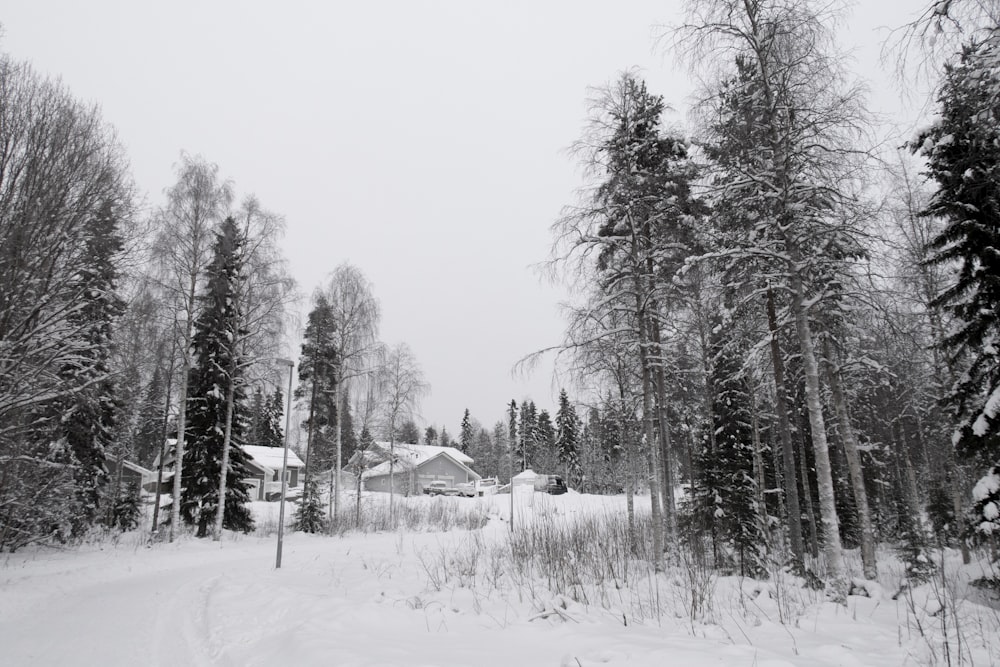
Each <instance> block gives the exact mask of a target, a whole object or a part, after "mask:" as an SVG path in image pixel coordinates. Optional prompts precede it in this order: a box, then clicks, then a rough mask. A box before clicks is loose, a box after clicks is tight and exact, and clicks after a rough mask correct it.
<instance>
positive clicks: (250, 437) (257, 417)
mask: <svg viewBox="0 0 1000 667" xmlns="http://www.w3.org/2000/svg"><path fill="white" fill-rule="evenodd" d="M265 405H266V402H265V400H264V390H263V389H262V388H261V387H260V385H257V386H256V387H254V390H253V398H252V399H250V418H249V421H250V424H249V426H248V427H247V442H248V443H250V444H251V445H259V444H260V441H261V437H260V434H261V429H262V426H263V423H264V420H265V419H267V415H266V414H265V410H266V407H265Z"/></svg>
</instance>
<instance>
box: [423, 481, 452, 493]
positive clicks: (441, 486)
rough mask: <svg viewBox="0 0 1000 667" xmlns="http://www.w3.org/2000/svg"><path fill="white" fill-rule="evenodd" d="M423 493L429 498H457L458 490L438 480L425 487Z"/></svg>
mask: <svg viewBox="0 0 1000 667" xmlns="http://www.w3.org/2000/svg"><path fill="white" fill-rule="evenodd" d="M424 493H426V494H427V495H429V496H457V495H458V489H456V488H454V487H451V486H448V482H445V481H443V480H440V479H438V480H434V481H433V482H431V483H430V484H428V485H427V486H425V487H424Z"/></svg>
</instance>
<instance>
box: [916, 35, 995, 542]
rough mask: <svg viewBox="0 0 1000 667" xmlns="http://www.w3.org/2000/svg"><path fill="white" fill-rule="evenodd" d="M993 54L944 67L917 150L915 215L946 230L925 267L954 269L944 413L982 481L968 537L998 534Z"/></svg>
mask: <svg viewBox="0 0 1000 667" xmlns="http://www.w3.org/2000/svg"><path fill="white" fill-rule="evenodd" d="M998 57H1000V45H998V43H997V40H996V37H995V36H991V37H989V38H987V40H986V41H983V42H977V41H974V42H972V43H970V44H968V45H967V46H965V47H964V48H963V49H962V52H961V54H960V56H959V58H958V60H957V62H954V63H950V64H948V65H947V66H946V67H945V74H944V81H943V83H942V85H941V89H940V91H939V93H938V97H937V101H938V106H939V119H938V121H937V122H936V123H935V124H934V125H933V126H932V127H931V128H930V129H929V130H927V131H926V132H924V133H923V134H921V135H920V136H919V137H918V138H917V140H916V142H915V144H914V147H915V149H916V150H917V151H919V152H920V153H921V154H922V155H923V156H924V157H925V158H926V159H927V169H926V173H927V175H928V176H930V178H931V179H933V180H934V181H935V182H936V183H937V186H938V190H937V192H936V193H935V194H934V196H933V197H932V199H931V201H930V204H929V205H928V206H927V208H926V209H925V210H924V211H922V212H921V214H922V215H924V216H933V217H935V218H939V219H941V220H943V221H944V225H945V226H944V229H943V230H942V231H941V232H940V234H939V235H938V236H937V237H936V238H934V239H933V240H932V242H931V248H932V249H933V251H934V254H933V255H932V257H931V258H930V260H929V262H930V263H936V264H947V265H951V264H953V263H956V264H957V266H958V269H957V271H956V272H955V273H954V274H953V280H952V283H951V284H950V285H948V286H947V287H946V288H945V289H944V291H943V292H941V293H940V294H938V295H937V297H936V298H935V299H934V301H933V302H932V304H931V305H932V306H933V307H935V308H937V309H940V310H943V311H945V312H946V313H948V314H949V315H951V317H952V319H953V321H954V322H955V327H954V328H953V330H952V332H951V333H950V334H949V335H947V336H946V337H945V338H944V340H943V341H941V347H942V348H943V349H944V350H945V351H946V352H947V353H948V355H949V358H950V361H951V363H952V364H953V366H954V367H955V368H956V370H958V374H957V375H958V379H957V381H956V382H955V384H954V385H953V386H952V388H951V392H950V395H949V396H948V399H947V400H948V405H949V407H950V409H951V412H952V416H953V419H954V422H955V424H956V425H957V433H956V437H955V443H956V445H957V447H958V450H959V452H960V453H961V454H964V455H965V456H966V457H967V458H970V459H972V460H973V461H974V462H975V463H976V465H977V467H979V468H980V469H981V470H987V469H988V472H987V473H986V475H985V476H984V477H983V478H982V480H981V481H980V483H979V484H977V485H976V488H975V490H974V492H973V502H974V508H973V509H974V513H973V514H974V515H973V519H972V528H973V529H974V530H975V531H978V532H979V533H981V534H985V535H992V534H995V533H996V531H997V530H1000V512H997V510H996V508H997V507H1000V431H998V426H1000V414H998V413H1000V348H998V345H997V341H998V340H1000V281H998V280H997V276H1000V253H998V252H997V248H1000V94H998V93H1000V73H998V72H997V69H996V65H995V63H996V61H997V58H998Z"/></svg>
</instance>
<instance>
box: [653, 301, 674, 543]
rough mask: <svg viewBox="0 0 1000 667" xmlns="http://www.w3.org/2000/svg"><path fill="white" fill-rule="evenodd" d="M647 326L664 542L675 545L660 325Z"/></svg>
mask: <svg viewBox="0 0 1000 667" xmlns="http://www.w3.org/2000/svg"><path fill="white" fill-rule="evenodd" d="M653 309H654V311H655V312H659V310H658V308H657V307H656V304H655V302H654V304H653ZM649 327H650V331H651V333H652V336H651V338H652V342H653V345H654V346H655V349H656V351H657V359H656V363H655V364H654V366H653V368H654V370H655V373H656V376H655V377H656V406H657V416H658V417H659V419H658V420H657V422H658V424H659V436H660V460H661V463H662V466H663V468H662V471H661V472H662V473H663V514H664V519H665V521H664V525H665V528H666V543H667V544H670V545H672V546H676V545H677V508H676V506H675V503H674V473H673V464H672V461H673V456H672V454H671V452H672V450H673V447H672V446H671V442H670V428H669V422H668V418H667V387H666V375H665V373H664V372H663V362H664V353H663V345H662V344H661V343H660V325H659V323H657V322H656V320H655V318H650V320H649Z"/></svg>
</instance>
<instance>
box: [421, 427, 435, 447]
mask: <svg viewBox="0 0 1000 667" xmlns="http://www.w3.org/2000/svg"><path fill="white" fill-rule="evenodd" d="M424 444H425V445H437V444H438V432H437V429H436V428H434V427H433V426H428V427H427V428H426V429H424Z"/></svg>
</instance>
